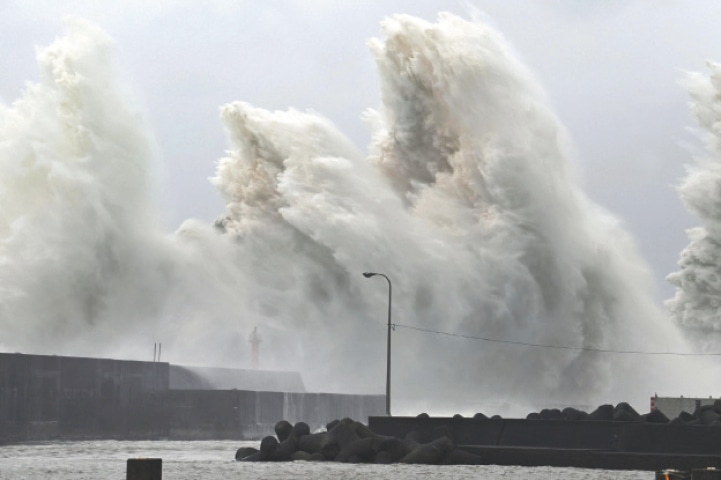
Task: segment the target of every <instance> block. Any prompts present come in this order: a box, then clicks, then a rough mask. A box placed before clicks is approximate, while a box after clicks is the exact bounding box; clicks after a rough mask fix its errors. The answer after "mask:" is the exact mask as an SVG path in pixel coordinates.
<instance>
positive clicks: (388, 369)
mask: <svg viewBox="0 0 721 480" xmlns="http://www.w3.org/2000/svg"><path fill="white" fill-rule="evenodd" d="M376 275H380V276H381V277H383V278H385V279H386V281H387V282H388V354H387V355H388V358H387V364H386V415H387V416H389V417H390V416H391V298H392V296H391V292H392V290H393V287H392V286H391V279H390V278H388V277H387V276H385V275H384V274H382V273H373V272H364V273H363V276H364V277H366V278H371V277H375V276H376Z"/></svg>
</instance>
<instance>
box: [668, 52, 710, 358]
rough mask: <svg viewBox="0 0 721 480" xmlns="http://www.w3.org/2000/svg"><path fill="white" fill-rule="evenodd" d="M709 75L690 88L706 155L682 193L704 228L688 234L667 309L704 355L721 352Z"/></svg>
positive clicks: (695, 78) (691, 79)
mask: <svg viewBox="0 0 721 480" xmlns="http://www.w3.org/2000/svg"><path fill="white" fill-rule="evenodd" d="M708 67H709V69H710V71H711V73H710V75H702V74H691V75H689V76H688V77H687V79H686V88H687V89H688V92H689V94H690V95H691V98H692V100H693V102H692V105H691V109H692V112H693V114H694V116H695V118H696V120H697V122H698V124H699V126H700V127H701V133H702V136H703V137H704V140H705V142H706V147H707V152H706V155H704V156H702V157H698V158H696V165H695V166H694V167H693V168H692V169H690V171H689V174H688V175H687V176H686V178H685V179H684V181H683V182H682V184H681V185H680V186H679V188H678V191H679V194H680V196H681V199H682V201H683V203H684V204H685V205H686V207H687V208H688V209H689V210H690V211H691V212H692V213H694V214H696V215H697V216H698V217H699V218H700V220H701V223H702V226H701V227H697V228H693V229H690V230H689V231H688V236H689V239H690V240H691V241H690V243H689V244H688V246H687V247H686V248H685V249H684V250H683V251H682V252H681V257H680V259H679V267H680V270H679V271H678V272H674V273H672V274H670V275H669V276H668V280H669V282H671V283H672V284H674V285H676V287H678V288H677V290H676V295H675V296H674V298H673V299H671V300H669V302H668V306H669V308H670V310H671V312H672V314H673V317H674V319H675V321H676V322H677V323H678V324H679V325H680V326H681V327H682V328H683V330H684V332H685V333H686V334H687V336H688V337H689V338H691V339H693V340H694V342H695V343H696V344H697V345H699V347H700V349H701V350H702V351H713V352H718V350H719V348H720V347H721V319H719V316H718V313H719V309H720V308H721V273H720V272H721V270H719V269H720V267H721V195H720V193H721V130H719V120H721V100H720V97H719V93H720V92H721V65H719V64H717V63H712V62H709V63H708Z"/></svg>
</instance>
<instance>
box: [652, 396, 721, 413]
mask: <svg viewBox="0 0 721 480" xmlns="http://www.w3.org/2000/svg"><path fill="white" fill-rule="evenodd" d="M716 400H719V399H718V398H714V397H708V398H701V397H659V396H657V395H654V396H653V397H651V410H659V411H661V412H663V414H664V415H666V416H667V417H668V418H676V417H678V415H679V413H681V412H684V411H685V412H688V413H693V412H694V411H695V410H696V409H697V408H698V407H700V406H702V405H713V404H714V403H715V402H716Z"/></svg>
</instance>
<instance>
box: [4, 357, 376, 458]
mask: <svg viewBox="0 0 721 480" xmlns="http://www.w3.org/2000/svg"><path fill="white" fill-rule="evenodd" d="M243 385H247V387H248V388H243ZM253 387H254V388H258V389H260V388H278V389H281V388H282V389H284V391H283V390H281V391H278V390H276V391H267V390H255V389H253ZM288 390H290V391H288ZM298 390H301V391H298ZM303 390H304V388H303V385H302V382H300V377H299V376H297V378H296V377H295V376H294V375H292V374H291V373H289V372H272V371H243V370H232V369H207V368H206V369H193V370H190V369H188V368H185V367H179V366H175V365H170V364H168V363H163V362H139V361H127V360H113V359H98V358H79V357H61V356H48V355H24V354H8V353H0V444H2V443H15V442H25V441H44V440H80V439H89V438H94V439H173V440H201V439H216V440H220V439H238V440H245V439H258V438H261V436H262V435H263V434H265V432H267V431H268V430H270V429H272V428H273V425H274V423H275V422H276V420H277V419H278V418H288V419H290V420H292V421H297V420H300V419H303V420H305V421H306V422H308V423H309V424H310V425H311V426H312V427H313V428H314V429H316V428H319V427H321V426H323V425H326V424H327V422H328V421H330V420H332V419H334V418H339V417H344V416H354V417H355V418H362V419H364V420H367V418H368V417H369V416H370V415H378V414H381V413H382V412H383V411H384V405H385V396H383V395H353V394H335V393H312V392H305V391H303Z"/></svg>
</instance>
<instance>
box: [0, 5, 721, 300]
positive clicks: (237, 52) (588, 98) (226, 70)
mask: <svg viewBox="0 0 721 480" xmlns="http://www.w3.org/2000/svg"><path fill="white" fill-rule="evenodd" d="M469 5H472V6H473V7H475V8H477V9H479V10H480V11H482V12H484V14H485V15H486V21H488V22H489V23H491V24H492V25H494V26H495V27H496V28H497V29H498V30H500V31H501V32H502V33H503V34H504V35H505V37H506V38H507V40H508V41H509V42H510V43H511V44H512V45H513V47H514V48H515V50H516V52H517V53H518V55H519V56H520V57H521V58H522V60H523V61H524V62H525V63H526V64H527V65H528V66H529V67H530V68H531V70H533V71H534V72H535V73H536V75H537V78H538V80H539V82H540V83H541V84H542V85H543V87H544V88H545V89H546V91H547V92H548V94H549V96H550V98H551V100H552V102H553V107H554V109H555V111H556V113H557V114H558V116H559V117H560V119H561V120H562V122H563V123H564V124H565V126H566V128H567V129H568V130H569V132H570V135H571V138H572V140H573V142H574V147H575V153H574V156H573V158H572V159H571V160H572V163H573V164H574V166H575V168H576V170H577V171H578V173H579V176H580V178H581V183H582V186H583V188H584V190H585V191H586V193H587V194H588V195H589V196H590V197H591V198H592V199H594V200H595V201H596V202H597V203H599V204H601V205H602V206H604V207H605V208H607V209H608V210H610V211H612V212H613V213H615V214H616V215H617V216H618V217H620V218H621V220H622V221H623V223H624V224H625V226H626V227H627V229H628V230H630V231H631V233H632V234H633V235H634V236H635V237H636V239H637V241H638V245H639V249H640V251H641V253H642V255H643V256H644V257H645V259H646V260H647V261H648V262H649V264H650V265H651V267H652V269H653V271H654V276H655V279H656V283H657V287H658V292H657V296H658V298H659V301H660V300H662V299H666V298H669V297H671V296H672V295H673V289H672V288H671V287H670V286H669V285H668V284H667V283H666V281H665V276H666V275H667V274H668V273H670V272H671V271H673V270H675V268H676V262H677V260H678V254H679V252H680V250H681V249H682V248H683V247H684V246H685V245H686V244H687V239H686V234H685V229H686V228H689V227H692V226H695V225H697V224H698V222H697V220H696V219H694V218H693V217H692V216H691V215H690V214H688V213H687V212H686V210H685V209H684V208H683V206H682V205H681V203H680V201H679V199H678V196H677V194H676V192H675V185H677V184H678V183H679V181H680V179H681V178H682V177H683V175H684V164H686V163H689V162H690V161H691V157H692V152H693V151H698V149H699V143H698V142H697V141H696V139H695V137H694V134H693V132H692V131H690V130H689V127H693V126H694V122H693V120H692V118H691V116H690V114H689V112H688V101H689V98H688V96H687V94H686V92H685V91H684V90H683V88H682V87H681V86H680V85H679V82H680V80H681V79H682V78H683V76H684V72H687V71H701V72H705V61H706V60H709V59H710V60H717V61H721V28H719V23H720V22H721V2H718V1H717V0H705V1H700V0H697V1H689V0H684V1H680V0H678V1H672V0H657V1H650V0H649V1H634V0H623V1H622V0H604V1H595V0H546V1H544V0H534V1H530V0H529V1H512V0H488V1H485V0H477V1H470V2H450V1H433V0H407V1H395V0H393V1H388V0H383V1H373V2H370V1H363V2H360V1H358V2H351V1H331V0H305V1H256V0H247V1H242V0H235V1H233V0H204V1H195V2H194V1H190V0H185V1H181V0H177V1H172V0H152V1H145V0H143V1H141V0H128V1H118V0H113V1H106V0H92V1H91V0H88V1H80V0H77V1H73V0H25V1H21V0H0V32H2V41H0V100H1V101H3V102H4V103H6V104H9V103H11V102H13V101H14V100H15V99H17V98H18V97H19V96H20V95H21V92H22V89H23V86H24V84H25V82H27V81H35V80H36V79H37V75H38V73H37V67H36V63H35V47H36V46H45V45H48V44H49V43H51V42H52V41H53V39H54V38H56V37H58V36H61V35H62V34H63V24H62V18H63V16H65V15H68V14H74V15H77V16H80V17H83V18H86V19H88V20H90V21H92V22H94V23H96V24H97V25H99V26H100V27H101V28H103V29H104V30H105V31H106V32H108V33H109V34H110V35H111V36H112V37H113V38H114V39H115V40H116V42H117V44H118V47H119V49H120V52H121V61H122V63H123V65H124V66H125V68H126V69H127V71H128V74H129V77H130V78H131V80H132V82H133V84H134V86H135V88H136V90H137V92H138V94H139V100H140V102H141V103H142V105H143V106H144V108H145V109H146V110H147V114H148V117H149V119H150V124H151V125H152V128H153V135H154V136H155V138H156V139H157V141H158V143H159V144H160V147H161V151H162V155H163V158H162V162H161V164H160V165H159V170H158V173H159V179H160V180H159V181H160V183H161V186H162V188H161V190H160V193H159V203H160V209H161V213H162V215H163V216H164V221H165V223H166V226H167V228H168V230H169V231H172V230H174V229H175V228H177V226H179V225H180V223H181V222H182V221H183V220H184V219H186V218H189V217H195V218H199V219H202V220H205V221H207V222H210V221H212V220H213V219H215V217H217V216H219V215H220V214H221V213H222V211H223V206H224V202H223V201H222V199H221V198H220V197H219V196H218V194H217V193H216V191H215V189H214V187H213V186H211V185H210V183H209V182H208V177H210V176H212V175H213V173H214V169H215V163H216V161H217V160H218V159H219V158H220V157H222V156H223V154H224V151H225V149H226V148H227V143H226V140H225V135H224V132H223V129H222V127H221V124H220V121H219V118H218V109H219V107H220V106H221V105H223V104H225V103H229V102H231V101H236V100H242V101H246V102H248V103H251V104H253V105H255V106H258V107H263V108H268V109H286V108H288V107H294V108H297V109H301V110H305V109H312V110H314V111H317V112H319V113H321V114H322V115H324V116H326V117H328V118H330V119H331V120H332V121H333V122H334V123H335V124H336V125H337V126H338V127H339V128H340V129H341V130H342V131H343V132H345V133H346V134H347V135H348V136H349V137H350V138H351V139H353V140H354V141H355V142H356V143H357V144H358V146H359V147H360V148H362V149H365V148H366V146H367V144H368V142H369V131H368V129H367V128H366V126H365V125H364V124H363V122H362V121H361V119H360V116H361V114H362V112H363V111H364V110H365V109H366V108H373V107H377V106H378V104H379V101H380V95H379V91H378V81H377V77H376V73H375V66H374V64H373V61H372V58H371V55H370V54H369V52H368V49H367V47H366V40H367V39H369V38H371V37H374V36H377V35H378V34H379V32H380V28H379V22H380V21H381V20H382V19H383V17H385V16H387V15H390V14H394V13H408V14H412V15H416V16H419V17H422V18H424V19H427V20H433V19H434V18H435V16H436V14H437V13H438V12H439V11H451V12H454V13H457V14H460V15H462V16H464V17H466V18H469V17H470V15H469V11H470V9H469Z"/></svg>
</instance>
